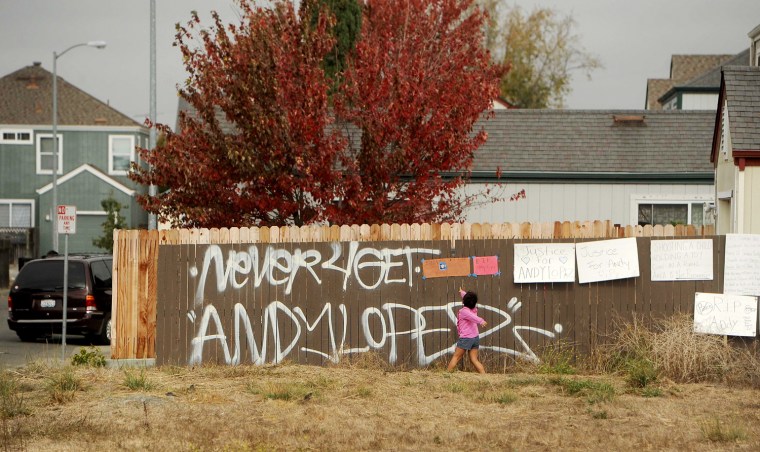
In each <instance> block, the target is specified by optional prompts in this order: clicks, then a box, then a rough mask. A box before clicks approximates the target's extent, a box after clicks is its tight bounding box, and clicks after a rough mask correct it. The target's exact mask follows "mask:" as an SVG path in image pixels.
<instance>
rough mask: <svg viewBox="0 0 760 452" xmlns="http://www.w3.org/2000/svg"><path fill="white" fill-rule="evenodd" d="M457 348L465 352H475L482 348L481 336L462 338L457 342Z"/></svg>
mask: <svg viewBox="0 0 760 452" xmlns="http://www.w3.org/2000/svg"><path fill="white" fill-rule="evenodd" d="M457 347H459V348H461V349H464V350H473V349H477V348H480V336H478V337H460V338H459V340H457Z"/></svg>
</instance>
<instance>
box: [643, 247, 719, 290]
mask: <svg viewBox="0 0 760 452" xmlns="http://www.w3.org/2000/svg"><path fill="white" fill-rule="evenodd" d="M651 243H652V248H651V253H650V256H651V262H652V281H679V280H681V281H684V280H686V281H700V280H707V281H711V280H712V279H713V241H712V240H709V239H705V240H703V239H699V240H652V242H651Z"/></svg>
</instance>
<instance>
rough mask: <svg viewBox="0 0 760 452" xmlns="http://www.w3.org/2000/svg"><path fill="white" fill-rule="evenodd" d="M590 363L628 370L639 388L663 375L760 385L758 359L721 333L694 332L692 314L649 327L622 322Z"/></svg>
mask: <svg viewBox="0 0 760 452" xmlns="http://www.w3.org/2000/svg"><path fill="white" fill-rule="evenodd" d="M589 362H590V367H591V368H593V369H594V370H595V371H597V372H602V373H607V372H623V373H628V374H629V375H630V376H633V377H634V378H633V379H632V380H631V381H630V383H631V385H632V386H638V387H644V386H646V385H647V384H648V383H650V382H651V381H654V380H656V379H657V377H659V376H661V377H664V378H667V379H670V380H672V381H674V382H678V383H695V382H730V383H732V384H734V385H744V386H751V387H755V388H757V387H760V360H758V357H757V356H756V355H755V354H753V353H751V352H750V351H748V350H747V349H744V348H742V347H735V346H731V345H728V344H726V342H725V341H724V338H723V337H722V336H714V335H708V334H697V333H694V331H693V320H692V318H691V317H690V316H688V315H683V316H673V317H671V318H668V319H665V320H661V321H659V322H656V323H655V324H654V325H651V326H646V325H644V324H643V322H640V321H637V322H634V323H629V324H624V325H622V326H621V327H619V328H618V329H617V331H616V333H615V334H614V336H613V338H612V340H611V341H610V342H609V343H608V344H606V345H603V346H600V347H597V351H596V353H595V355H594V356H592V357H591V359H590V361H589ZM647 366H652V369H653V370H654V372H655V374H654V375H645V374H644V372H646V371H647V369H646V367H647ZM634 373H637V375H633V374H634ZM648 380H649V381H648Z"/></svg>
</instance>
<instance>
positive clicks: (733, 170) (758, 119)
mask: <svg viewBox="0 0 760 452" xmlns="http://www.w3.org/2000/svg"><path fill="white" fill-rule="evenodd" d="M748 36H749V39H750V46H749V55H748V60H749V66H726V67H724V68H723V70H722V71H721V81H720V97H719V103H718V111H717V114H716V115H715V125H714V128H713V141H712V149H711V153H710V161H711V162H712V163H713V166H714V170H715V198H716V199H717V222H716V232H717V233H718V234H727V233H737V234H760V25H758V26H757V27H755V28H754V29H753V30H752V31H750V32H749V34H748Z"/></svg>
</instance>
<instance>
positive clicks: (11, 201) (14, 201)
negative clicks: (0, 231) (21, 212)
mask: <svg viewBox="0 0 760 452" xmlns="http://www.w3.org/2000/svg"><path fill="white" fill-rule="evenodd" d="M0 204H8V205H10V206H11V210H13V204H29V205H31V207H32V211H31V217H30V222H31V226H30V227H32V228H34V227H36V224H35V220H36V219H35V218H34V210H35V209H34V200H33V199H0ZM10 213H11V212H9V214H10ZM9 218H13V216H12V215H10V216H9ZM11 227H15V226H11Z"/></svg>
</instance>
